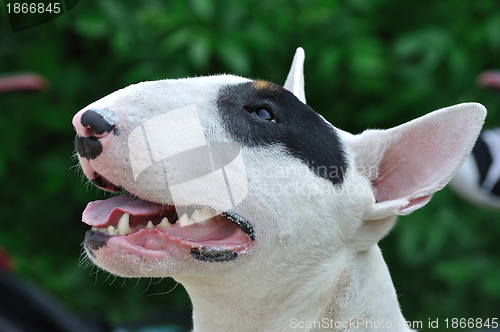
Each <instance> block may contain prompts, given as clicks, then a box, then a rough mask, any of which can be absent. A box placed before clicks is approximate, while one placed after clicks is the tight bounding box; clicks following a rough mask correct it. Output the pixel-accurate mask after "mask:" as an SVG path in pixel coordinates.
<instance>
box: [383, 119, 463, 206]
mask: <svg viewBox="0 0 500 332" xmlns="http://www.w3.org/2000/svg"><path fill="white" fill-rule="evenodd" d="M429 120H431V121H423V123H422V122H421V123H418V124H416V125H413V123H409V124H408V126H400V127H396V128H393V129H391V130H388V131H386V132H385V133H384V134H387V135H389V136H392V137H389V139H388V141H389V142H392V146H391V147H389V148H388V149H387V150H386V151H385V154H384V157H383V158H382V161H381V163H380V165H379V169H378V170H379V176H378V178H376V179H375V180H374V181H373V185H374V187H375V189H376V190H375V198H376V200H377V202H382V201H387V200H393V199H401V198H407V199H408V200H409V201H410V204H409V206H408V207H410V206H411V205H415V204H417V205H418V204H419V203H424V202H423V201H425V200H428V199H430V195H432V194H433V193H434V192H436V191H438V190H440V189H441V188H443V187H444V186H445V185H446V183H447V182H448V181H449V180H450V179H451V177H452V176H453V174H454V173H455V171H456V170H457V169H458V167H459V166H460V164H461V163H462V161H463V158H464V154H465V153H464V151H467V146H468V145H469V144H470V143H468V142H467V141H470V133H469V135H468V132H470V128H466V124H467V122H466V121H465V123H462V124H457V123H456V122H454V123H453V125H454V126H457V125H458V126H459V127H465V128H450V126H449V125H450V124H449V123H447V122H446V121H442V122H435V121H432V119H429ZM434 120H435V119H434ZM442 120H444V119H442ZM394 136H396V137H394ZM428 196H429V197H428ZM424 204H425V203H424ZM405 208H407V207H405Z"/></svg>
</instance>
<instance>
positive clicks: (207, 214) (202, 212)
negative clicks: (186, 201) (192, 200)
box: [191, 209, 216, 222]
mask: <svg viewBox="0 0 500 332" xmlns="http://www.w3.org/2000/svg"><path fill="white" fill-rule="evenodd" d="M215 216H216V214H215V213H213V212H212V211H210V210H207V209H196V210H194V212H193V214H192V215H191V219H193V220H194V222H201V221H204V220H207V219H210V218H213V217H215Z"/></svg>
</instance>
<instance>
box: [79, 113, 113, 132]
mask: <svg viewBox="0 0 500 332" xmlns="http://www.w3.org/2000/svg"><path fill="white" fill-rule="evenodd" d="M101 112H107V113H111V114H110V115H111V116H113V115H114V113H112V112H111V111H109V110H104V111H101ZM80 123H81V124H82V126H84V127H86V128H90V129H91V130H92V131H93V132H94V134H96V135H102V134H104V133H109V132H110V131H111V129H113V127H114V126H115V124H114V123H110V122H109V121H108V120H107V119H106V118H105V117H104V116H102V114H101V113H100V112H97V111H94V110H88V111H86V112H85V113H83V114H82V117H81V119H80Z"/></svg>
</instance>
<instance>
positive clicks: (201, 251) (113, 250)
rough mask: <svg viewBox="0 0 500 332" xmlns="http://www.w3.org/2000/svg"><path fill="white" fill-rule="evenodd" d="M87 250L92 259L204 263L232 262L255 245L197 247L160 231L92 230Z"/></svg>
mask: <svg viewBox="0 0 500 332" xmlns="http://www.w3.org/2000/svg"><path fill="white" fill-rule="evenodd" d="M84 244H85V248H86V250H87V252H88V253H89V255H90V256H91V257H92V258H94V259H96V258H97V256H99V257H102V256H118V255H120V256H119V257H125V256H135V257H137V258H139V259H141V260H153V261H158V260H164V259H173V260H179V259H193V258H194V259H196V260H198V261H201V262H225V261H230V260H233V259H235V258H237V257H238V256H240V255H242V254H244V253H246V252H247V251H248V250H249V249H250V248H251V247H252V246H253V242H249V243H245V244H233V245H227V244H219V243H217V241H210V242H209V243H196V242H191V241H188V240H183V239H180V238H176V237H172V236H170V235H169V234H166V233H162V232H160V231H158V230H146V229H143V230H140V231H138V232H136V233H134V234H130V235H126V236H125V235H114V236H111V235H107V234H104V233H102V232H99V231H95V230H90V231H88V232H87V234H86V235H85V242H84Z"/></svg>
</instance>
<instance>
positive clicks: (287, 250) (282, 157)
mask: <svg viewBox="0 0 500 332" xmlns="http://www.w3.org/2000/svg"><path fill="white" fill-rule="evenodd" d="M299 60H300V59H299ZM301 61H303V56H302V60H301ZM299 62H300V61H299ZM294 64H295V65H294V68H293V69H292V73H291V74H290V75H291V76H290V75H289V80H287V84H286V86H287V87H291V89H292V91H293V92H294V93H296V94H298V95H299V97H300V95H301V93H303V84H302V85H301V84H300V77H301V76H300V73H301V72H302V69H300V73H299V72H298V71H297V68H299V67H300V68H302V64H301V63H295V62H294ZM290 77H291V78H290ZM290 80H292V81H293V82H292V81H290ZM297 80H298V81H297ZM244 81H247V80H246V79H243V78H238V77H233V76H215V77H207V78H195V79H184V80H175V81H158V82H148V83H140V84H137V85H134V86H130V87H127V88H125V89H123V90H120V91H117V92H115V93H113V94H111V95H110V96H108V97H105V98H103V99H101V100H100V101H97V102H96V103H94V104H92V105H90V106H89V107H87V108H85V109H84V110H86V109H89V108H96V109H106V108H107V109H112V110H113V111H115V112H117V113H118V116H121V115H123V114H127V122H126V123H124V126H123V128H124V136H126V134H127V133H130V132H131V131H132V130H133V129H134V128H136V127H137V126H138V125H139V124H140V123H142V122H144V121H147V120H148V119H151V118H153V117H154V116H156V115H158V114H161V113H162V112H165V111H167V110H174V109H178V108H182V107H186V106H189V105H196V108H197V111H198V114H199V117H200V122H201V124H202V126H203V130H204V133H205V136H206V139H207V141H211V142H220V141H231V138H230V136H229V135H228V133H226V132H225V130H224V128H223V126H222V123H221V120H220V118H219V115H218V113H217V107H216V105H215V104H214V99H215V96H216V94H217V91H218V89H220V87H221V86H223V85H227V84H234V83H238V82H244ZM297 83H298V85H297ZM301 99H303V100H304V101H305V96H304V98H301ZM485 114H486V112H485V110H484V107H482V106H481V105H479V104H462V105H458V106H454V107H451V108H447V109H443V110H440V111H436V112H434V113H431V114H429V115H426V116H424V117H422V118H419V119H417V120H414V121H412V122H409V123H407V124H405V125H402V126H399V127H396V128H393V129H390V130H386V131H384V130H369V131H366V132H364V133H362V134H361V135H351V134H349V133H346V132H343V131H340V130H338V129H333V126H332V130H337V132H338V134H339V136H340V138H341V142H342V145H343V146H341V148H342V149H344V150H345V153H346V155H347V157H348V168H347V169H346V170H342V171H344V172H345V178H344V181H343V183H342V184H341V185H336V186H334V185H332V183H331V182H329V181H327V180H325V179H323V178H320V177H318V176H316V175H314V174H313V173H312V172H311V171H310V169H309V168H308V167H307V165H305V164H304V163H303V162H302V161H301V160H299V159H297V158H294V157H293V156H291V155H290V154H289V153H287V151H286V149H285V148H283V147H282V146H281V145H278V144H277V145H275V146H273V147H271V148H270V147H245V146H243V147H242V149H241V154H242V156H243V159H244V162H245V167H246V177H247V179H248V197H247V199H245V200H244V201H243V202H242V203H241V204H239V205H237V206H236V207H235V208H234V211H235V212H236V213H238V214H240V215H241V216H244V217H245V218H247V219H248V220H250V221H251V222H252V223H253V224H254V225H255V231H256V241H255V245H254V247H253V248H252V249H251V250H250V251H249V252H247V253H245V254H244V255H241V256H239V257H238V258H237V259H234V260H232V261H228V262H223V263H206V262H199V261H196V260H194V259H186V258H176V257H169V256H165V257H162V258H158V259H154V260H147V259H143V258H141V257H137V256H136V255H134V253H133V252H132V251H127V250H126V249H124V248H109V249H106V247H105V248H102V249H99V250H97V251H96V252H95V255H96V257H95V258H93V260H94V261H95V262H96V264H98V265H100V266H101V267H102V268H104V269H106V270H108V271H110V272H112V273H114V274H118V275H121V276H123V277H149V276H155V277H165V276H172V277H173V278H174V279H175V280H177V281H178V282H180V283H182V284H183V285H184V286H185V288H186V290H187V291H188V293H189V296H190V297H191V300H192V302H193V319H194V329H193V331H195V332H209V331H217V332H220V331H238V332H246V331H248V332H250V331H252V332H253V331H260V332H264V331H275V332H281V331H282V332H284V331H360V332H361V331H375V330H376V331H386V330H387V331H408V330H409V329H408V328H407V327H405V326H403V325H404V322H405V319H404V317H403V315H402V314H401V311H400V309H399V305H398V301H397V296H396V291H395V289H394V286H393V284H392V281H391V278H390V275H389V271H388V269H387V267H386V264H385V263H384V260H383V258H382V254H381V252H380V250H379V248H378V246H377V243H378V241H379V240H380V239H381V238H382V237H384V236H385V235H386V234H387V232H389V230H390V229H391V228H392V226H393V225H394V223H395V221H396V218H397V216H398V215H404V214H408V213H411V212H413V211H414V210H416V209H417V208H420V207H422V206H423V205H425V204H426V203H427V202H428V201H429V199H430V197H431V195H432V194H433V193H434V192H436V191H437V190H440V189H441V188H443V187H444V186H445V185H446V183H447V182H448V181H449V180H450V178H451V177H452V175H453V174H454V172H456V170H457V169H458V167H460V165H461V163H462V162H463V161H464V159H465V157H466V156H467V154H468V153H469V152H470V150H471V148H472V146H473V144H474V141H475V139H476V138H477V135H478V134H479V131H480V129H481V126H482V124H483V121H484V117H485ZM305 139H306V138H305ZM125 144H126V142H121V143H117V145H115V146H114V149H113V150H108V151H105V152H104V153H103V155H102V156H99V157H98V158H96V159H95V160H94V161H91V162H89V163H90V164H91V167H92V168H93V169H95V170H97V171H98V172H99V173H101V174H103V175H104V176H106V178H108V179H109V180H111V181H113V182H116V183H117V184H119V185H124V186H125V187H126V189H127V190H129V191H130V192H132V193H134V194H137V195H138V196H139V197H141V198H143V199H147V200H151V201H154V202H158V203H166V204H169V203H172V202H171V198H169V197H162V196H161V195H157V194H155V192H153V191H148V190H146V189H144V186H142V187H139V186H137V185H136V184H135V181H134V175H133V174H132V170H131V169H130V167H127V165H130V164H129V163H127V160H126V156H125V154H124V152H123V151H125V150H126V149H127V148H126V145H125ZM85 162H86V161H82V164H83V163H85ZM110 164H111V165H110ZM84 167H85V165H84ZM166 171H167V172H171V173H173V175H172V174H170V176H175V170H174V169H171V170H169V169H166ZM146 175H147V176H148V177H150V179H153V180H152V182H155V181H156V180H158V179H161V178H162V177H163V176H164V174H163V170H160V169H156V170H151V171H150V172H149V173H147V174H146ZM140 179H141V178H140V177H139V178H138V180H140ZM143 181H146V178H144V179H143ZM189 199H190V198H189V195H187V196H186V197H184V200H185V203H189ZM106 250H108V251H106ZM112 250H115V251H114V252H113V254H109V253H110V252H112ZM353 321H355V324H354V327H353ZM318 322H319V323H318ZM326 322H329V323H330V324H333V327H332V326H331V325H330V326H329V327H328V328H324V327H325V324H326ZM335 322H337V327H335ZM362 322H364V323H365V324H362ZM369 322H370V323H371V326H372V328H370V324H369ZM384 322H385V325H381V324H383V323H384ZM388 322H390V324H391V327H392V328H389V327H388V324H389V323H388ZM373 324H378V328H375V327H373ZM309 325H310V326H311V327H310V328H308V327H307V326H309ZM318 325H319V326H318ZM384 326H385V328H384ZM302 327H303V328H302Z"/></svg>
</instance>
